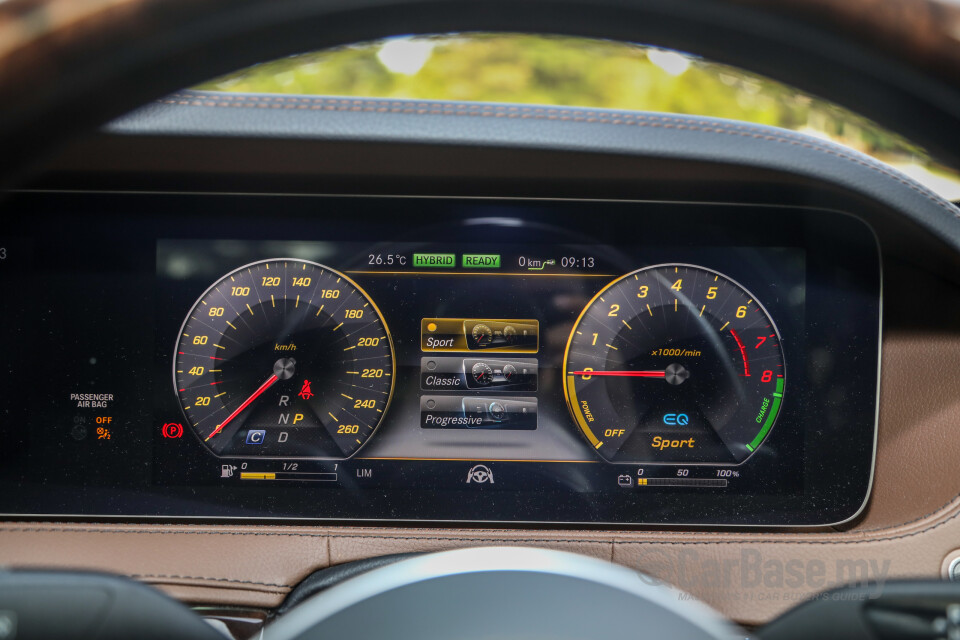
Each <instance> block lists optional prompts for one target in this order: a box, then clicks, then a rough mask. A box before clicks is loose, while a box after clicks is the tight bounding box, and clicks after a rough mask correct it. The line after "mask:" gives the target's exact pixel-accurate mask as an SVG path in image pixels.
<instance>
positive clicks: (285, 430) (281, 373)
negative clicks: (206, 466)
mask: <svg viewBox="0 0 960 640" xmlns="http://www.w3.org/2000/svg"><path fill="white" fill-rule="evenodd" d="M173 369H174V374H173V378H174V384H175V388H176V391H177V395H178V397H179V399H180V403H181V406H182V407H183V412H184V415H185V416H186V418H187V421H188V422H189V424H190V426H191V427H192V428H193V430H194V431H195V432H196V434H197V435H198V436H199V437H200V440H202V441H203V442H204V443H205V444H206V445H207V446H208V447H209V448H210V449H211V450H212V451H213V453H215V454H217V455H220V456H270V457H297V458H305V457H311V458H330V459H343V458H349V457H350V456H351V455H353V454H354V453H356V452H357V450H359V449H360V447H362V446H363V445H364V443H366V441H367V439H369V438H370V436H371V435H373V432H374V431H375V430H376V428H377V426H378V425H379V424H380V421H381V420H382V419H383V416H384V413H385V412H386V410H387V407H388V405H389V404H390V399H391V396H392V393H393V379H394V372H395V371H394V358H393V344H392V341H391V338H390V333H389V330H388V329H387V326H386V324H385V323H384V321H383V317H382V316H381V315H380V311H379V310H378V309H377V307H376V305H375V304H374V303H373V301H372V300H371V299H370V298H369V297H368V296H367V294H366V293H365V292H364V291H363V290H362V289H360V287H358V286H357V285H356V284H355V283H354V282H353V281H352V280H350V279H349V278H347V277H346V276H344V275H343V274H341V273H338V272H337V271H334V270H333V269H330V268H328V267H325V266H323V265H320V264H316V263H313V262H307V261H304V260H296V259H276V260H265V261H262V262H255V263H253V264H249V265H246V266H243V267H240V268H239V269H237V270H235V271H233V272H231V273H228V274H227V275H225V276H224V277H223V278H221V279H220V280H219V281H218V282H216V283H215V284H214V285H213V286H211V287H210V288H209V289H208V290H207V291H206V293H204V294H203V296H201V297H200V300H198V301H197V303H196V305H195V306H194V307H193V309H192V310H191V311H190V313H189V314H188V316H187V318H186V320H184V323H183V327H182V328H181V330H180V337H179V340H178V342H177V350H176V355H175V357H174V367H173Z"/></svg>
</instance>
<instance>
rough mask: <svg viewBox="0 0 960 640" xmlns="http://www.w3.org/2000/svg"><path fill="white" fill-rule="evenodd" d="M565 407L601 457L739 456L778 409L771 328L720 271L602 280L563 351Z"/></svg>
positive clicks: (776, 343)
mask: <svg viewBox="0 0 960 640" xmlns="http://www.w3.org/2000/svg"><path fill="white" fill-rule="evenodd" d="M563 371H564V392H565V394H566V397H567V404H568V406H569V409H570V412H571V414H572V415H573V417H574V419H575V420H576V422H577V424H578V425H579V427H580V429H581V431H582V432H583V434H584V435H585V436H586V438H587V439H588V440H589V442H590V444H591V446H592V448H594V449H595V450H596V451H597V453H599V454H600V456H602V457H603V458H604V459H606V460H608V461H610V462H633V463H664V464H670V463H683V464H696V463H710V464H739V463H741V462H743V461H744V460H746V459H747V458H748V457H750V455H751V454H752V453H753V452H754V451H755V450H756V449H757V448H758V447H759V446H760V445H761V444H762V443H763V441H764V440H765V439H766V437H767V435H768V434H769V432H770V429H771V428H772V427H773V425H774V422H775V421H776V419H777V415H778V413H779V411H780V406H781V402H782V399H783V392H784V381H785V377H784V376H785V369H784V360H783V352H782V349H781V346H780V335H779V333H778V332H777V328H776V326H775V325H774V322H773V320H772V319H771V318H770V316H769V315H768V314H767V312H766V310H765V309H764V308H763V306H762V305H761V304H760V302H759V301H758V300H757V299H756V298H755V297H754V296H753V295H752V294H751V293H750V292H748V291H747V290H746V289H744V288H743V287H741V286H740V285H739V284H737V283H736V282H734V281H733V280H731V279H730V278H727V277H726V276H724V275H722V274H720V273H717V272H715V271H710V270H708V269H704V268H702V267H697V266H692V265H684V264H668V265H660V266H656V267H649V268H646V269H640V270H638V271H634V272H633V273H630V274H627V275H625V276H623V277H622V278H620V279H618V280H616V281H614V282H612V283H610V284H609V285H607V286H606V287H605V288H604V289H603V290H602V291H600V293H598V294H597V295H596V296H595V297H594V299H593V300H592V301H591V302H590V304H588V305H587V307H586V308H585V309H584V311H583V313H582V314H581V315H580V318H579V319H578V321H577V323H576V325H575V326H574V328H573V332H572V333H571V335H570V340H569V343H568V344H567V352H566V355H565V357H564V369H563Z"/></svg>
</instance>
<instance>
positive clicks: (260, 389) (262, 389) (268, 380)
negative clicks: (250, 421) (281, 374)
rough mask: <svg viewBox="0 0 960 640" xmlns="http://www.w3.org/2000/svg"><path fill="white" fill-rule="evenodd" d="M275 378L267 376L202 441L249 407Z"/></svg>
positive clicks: (218, 431)
mask: <svg viewBox="0 0 960 640" xmlns="http://www.w3.org/2000/svg"><path fill="white" fill-rule="evenodd" d="M277 380H278V378H277V376H275V375H273V376H270V377H269V378H267V381H266V382H264V383H263V384H262V385H260V388H259V389H257V390H256V391H254V392H253V395H252V396H250V397H249V398H247V399H246V400H245V401H244V403H243V404H242V405H240V406H239V407H237V409H236V411H234V412H233V413H231V414H230V415H229V416H227V419H226V420H224V421H223V422H221V423H220V424H218V425H217V428H216V429H214V430H213V433H211V434H210V435H208V436H207V437H206V439H205V440H204V442H206V440H209V439H210V438H212V437H213V436H215V435H217V434H218V433H220V432H221V431H223V428H224V427H225V426H227V425H228V424H230V421H231V420H233V419H234V418H236V417H237V416H238V415H240V414H241V413H243V410H244V409H246V408H247V407H249V406H250V404H251V403H252V402H253V401H254V400H256V399H257V398H259V397H260V395H261V394H262V393H263V392H264V391H266V390H267V389H269V388H270V387H272V386H273V383H274V382H276V381H277Z"/></svg>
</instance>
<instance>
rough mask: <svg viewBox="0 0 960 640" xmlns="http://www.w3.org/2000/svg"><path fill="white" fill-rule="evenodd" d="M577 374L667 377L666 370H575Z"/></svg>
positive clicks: (574, 373) (619, 376)
mask: <svg viewBox="0 0 960 640" xmlns="http://www.w3.org/2000/svg"><path fill="white" fill-rule="evenodd" d="M571 375H575V376H611V377H613V376H616V377H618V378H665V377H667V372H666V371H574V372H573V373H572V374H571Z"/></svg>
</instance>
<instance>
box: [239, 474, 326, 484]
mask: <svg viewBox="0 0 960 640" xmlns="http://www.w3.org/2000/svg"><path fill="white" fill-rule="evenodd" d="M240 479H241V480H299V481H307V482H336V481H337V474H336V473H332V472H324V473H310V472H306V471H277V472H271V473H258V472H249V471H243V472H241V473H240Z"/></svg>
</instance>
